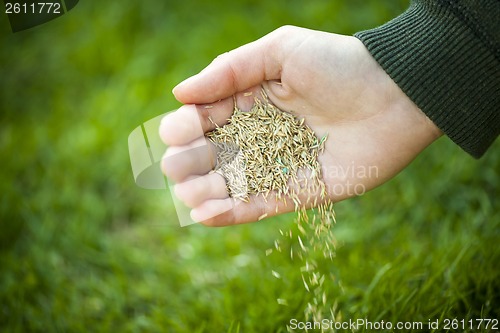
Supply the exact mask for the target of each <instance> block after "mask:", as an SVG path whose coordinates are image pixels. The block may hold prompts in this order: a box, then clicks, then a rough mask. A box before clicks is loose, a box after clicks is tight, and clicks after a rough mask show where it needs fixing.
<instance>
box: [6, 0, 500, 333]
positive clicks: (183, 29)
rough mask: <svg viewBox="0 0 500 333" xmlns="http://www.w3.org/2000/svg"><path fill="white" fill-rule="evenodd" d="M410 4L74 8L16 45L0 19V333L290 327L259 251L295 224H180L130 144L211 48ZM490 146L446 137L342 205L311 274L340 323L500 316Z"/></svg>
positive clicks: (285, 283)
mask: <svg viewBox="0 0 500 333" xmlns="http://www.w3.org/2000/svg"><path fill="white" fill-rule="evenodd" d="M407 5H408V1H394V0H384V1H382V0H368V1H360V0H356V1H340V0H328V1H323V0H312V1H308V2H307V3H306V2H303V1H285V0H276V1H249V0H248V1H240V2H236V1H228V0H226V1H218V2H213V3H209V2H204V1H199V0H198V1H190V2H187V1H175V2H174V1H154V2H153V1H147V2H145V1H130V0H128V1H124V0H121V1H99V2H90V1H80V3H79V5H78V6H76V7H75V8H74V9H73V10H72V11H70V12H69V13H68V14H66V15H64V16H62V17H61V18H58V19H56V20H54V21H51V22H49V23H47V24H44V25H41V26H38V27H35V28H32V29H29V30H26V31H23V32H19V33H15V34H13V33H11V31H10V28H9V25H8V20H7V17H6V15H5V14H2V15H0V16H1V18H0V34H1V37H0V43H1V44H0V45H1V48H0V60H1V61H0V63H1V65H0V82H1V83H0V84H1V87H0V112H1V115H0V154H1V155H0V157H1V159H0V160H1V166H0V189H1V204H0V332H285V331H286V324H287V323H288V322H289V321H290V319H291V318H299V319H300V318H302V316H303V309H304V307H305V304H306V303H307V302H308V301H310V297H311V296H310V294H308V293H307V292H306V291H305V289H304V287H303V284H302V280H301V277H300V270H299V268H300V266H301V265H302V263H301V262H300V261H297V260H290V258H289V256H288V255H287V254H286V253H285V254H279V253H273V254H272V255H270V256H266V255H265V251H266V249H268V248H271V247H273V242H274V240H275V239H276V238H277V237H278V235H279V232H278V229H279V228H281V229H283V230H286V229H288V228H293V227H294V225H293V215H287V216H282V217H280V218H274V219H269V220H266V221H265V222H262V223H256V224H252V225H244V226H236V227H231V228H222V229H210V228H206V227H203V226H199V225H194V226H190V227H186V228H180V227H179V225H178V223H177V220H176V215H175V212H174V210H173V205H172V201H171V198H170V195H169V194H168V192H165V191H152V190H149V191H148V190H143V189H140V188H138V187H136V185H135V184H134V181H133V177H132V172H131V169H130V163H129V157H128V148H127V136H128V134H129V133H130V131H132V130H133V129H134V128H135V127H136V126H138V125H140V124H141V123H143V122H144V121H146V120H148V119H150V118H152V117H154V116H156V115H159V114H161V113H164V112H167V111H169V110H172V109H175V108H177V107H178V106H179V103H178V102H176V101H175V100H174V98H173V96H172V95H171V93H170V90H171V89H172V87H173V86H174V85H175V84H176V83H178V82H180V81H181V80H182V79H184V78H186V77H188V76H190V75H192V74H195V73H196V72H197V71H199V70H201V69H202V68H203V67H204V66H205V65H206V64H208V63H209V62H210V61H211V59H213V58H214V57H215V56H217V55H218V54H220V53H223V52H225V51H228V50H230V49H232V48H235V47H237V46H239V45H241V44H244V43H247V42H250V41H252V40H254V39H256V38H259V37H261V36H263V35H264V34H266V33H268V32H270V31H272V30H274V29H276V28H278V27H279V26H281V25H284V24H293V25H299V26H304V27H308V28H312V29H321V30H326V31H331V32H337V33H343V34H353V33H354V32H356V31H359V30H362V29H368V28H370V27H374V26H377V25H380V24H382V23H383V22H385V21H387V20H389V19H390V18H392V17H394V16H396V15H398V14H399V13H401V12H402V11H403V10H404V9H405V8H406V7H407ZM499 148H500V142H498V140H497V142H496V143H495V145H494V146H493V147H492V148H491V149H490V151H489V152H488V153H487V155H486V156H484V157H483V158H482V159H481V160H478V161H476V160H473V159H472V158H471V157H469V156H468V155H467V154H465V153H464V152H462V151H461V150H460V149H459V148H458V147H456V146H455V145H454V144H452V143H451V142H450V141H449V140H448V139H447V138H442V139H440V140H439V141H438V142H436V143H435V144H434V145H433V146H431V147H430V148H429V149H427V151H425V152H424V153H423V154H421V156H419V157H418V158H417V160H416V161H415V162H414V163H413V164H412V165H410V167H408V168H407V169H406V170H405V171H404V172H402V173H401V174H400V175H398V176H397V177H396V178H395V179H393V180H392V181H390V182H389V183H387V184H386V185H385V186H382V187H381V188H379V189H376V190H374V191H372V192H371V193H368V194H366V195H364V196H363V197H360V198H356V199H352V200H349V201H346V202H342V203H339V204H337V205H336V212H337V221H338V223H337V225H336V226H335V229H334V230H335V234H336V237H337V240H338V245H337V254H336V257H335V258H334V260H333V261H325V260H321V259H320V258H318V261H319V263H320V265H321V267H320V270H321V271H322V272H323V273H324V274H326V275H328V276H329V279H328V280H327V286H326V288H325V291H326V292H327V295H328V300H329V303H330V304H335V316H336V317H337V318H338V319H342V320H348V319H353V320H356V319H358V318H367V319H368V320H371V321H377V320H385V321H393V322H396V321H424V322H427V320H428V319H433V320H435V319H438V318H439V319H445V318H449V319H453V318H458V319H459V320H460V319H466V320H468V319H471V318H473V319H474V318H499V317H500V316H499V315H500V313H499V311H500V270H499V262H500V248H499V246H498V243H499V241H500V231H499V226H500V204H499V202H498V194H500V193H499V188H498V187H499V184H500V175H499V171H500V155H499V154H498V149H499ZM271 270H274V271H276V272H279V274H280V275H281V278H280V279H277V278H276V277H274V276H273V275H272V274H271ZM277 298H282V299H286V300H287V303H288V305H287V306H285V305H280V304H278V302H277V301H276V300H277ZM325 317H331V315H330V314H329V313H325ZM478 331H485V330H478Z"/></svg>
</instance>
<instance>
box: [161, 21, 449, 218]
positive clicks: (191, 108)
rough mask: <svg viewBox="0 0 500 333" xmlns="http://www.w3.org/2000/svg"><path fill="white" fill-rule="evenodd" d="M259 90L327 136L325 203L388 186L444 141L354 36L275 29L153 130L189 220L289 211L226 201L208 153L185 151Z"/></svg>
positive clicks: (215, 67)
mask: <svg viewBox="0 0 500 333" xmlns="http://www.w3.org/2000/svg"><path fill="white" fill-rule="evenodd" d="M261 87H263V88H264V90H265V91H266V93H267V95H268V96H269V99H270V101H271V102H272V103H273V104H275V105H276V106H277V107H279V108H280V109H282V110H288V111H293V112H294V113H295V114H297V115H300V116H301V117H305V122H306V124H307V125H308V126H310V127H311V128H312V129H313V130H314V132H315V133H316V135H317V136H318V137H322V136H323V135H325V134H328V140H327V141H326V145H325V152H324V153H323V154H322V155H321V156H320V157H319V161H320V163H321V165H322V166H323V170H322V171H323V180H324V182H325V183H326V185H327V190H328V196H329V199H330V200H332V201H333V202H337V201H340V200H344V199H347V198H349V197H352V196H355V195H359V194H362V193H364V192H366V191H369V190H371V189H373V188H375V187H376V186H378V185H381V184H383V183H384V182H386V181H388V180H389V179H391V178H392V177H394V176H395V175H396V174H397V173H398V172H399V171H401V170H402V169H403V168H405V167H406V166H407V165H408V164H409V163H410V162H411V161H412V160H413V159H414V158H415V157H416V156H417V155H418V154H419V153H420V152H421V151H422V150H423V149H425V148H426V147H427V146H428V145H430V144H431V143H432V142H433V141H435V140H436V139H437V138H439V137H440V136H441V135H442V133H441V131H440V130H439V129H438V128H437V127H436V126H435V125H434V123H432V122H431V121H430V120H429V119H428V118H427V117H426V116H425V114H423V113H422V111H421V110H420V109H419V108H418V107H417V106H416V105H415V104H414V103H413V102H412V101H411V100H410V99H409V98H408V97H407V96H406V95H405V94H404V93H403V92H402V91H401V90H400V89H399V87H398V86H397V85H396V84H395V83H394V82H393V81H392V79H391V78H390V77H389V76H388V75H387V74H386V73H385V72H384V70H383V69H382V68H381V67H380V66H379V65H378V63H377V62H376V61H375V60H374V59H373V58H372V57H371V55H370V54H369V53H368V51H367V50H366V48H365V47H364V45H363V44H362V43H361V42H360V41H359V40H358V39H356V38H354V37H350V36H342V35H336V34H331V33H325V32H320V31H313V30H308V29H303V28H297V27H291V26H285V27H281V28H279V29H277V30H275V31H273V32H271V33H270V34H268V35H266V36H264V37H263V38H261V39H259V40H257V41H255V42H252V43H250V44H247V45H244V46H241V47H239V48H237V49H235V50H232V51H230V52H227V53H224V54H222V55H220V56H219V57H217V58H216V59H215V60H214V61H213V62H212V63H211V64H210V65H208V66H207V67H206V68H205V69H204V70H203V71H201V72H200V73H199V74H197V75H195V76H193V77H190V78H189V79H187V80H185V81H183V82H181V83H180V84H179V85H177V86H176V87H175V88H174V90H173V93H174V95H175V97H176V99H177V100H179V101H180V102H182V103H183V104H184V105H183V106H182V107H181V108H179V109H178V110H177V111H176V112H173V113H171V114H169V115H167V116H166V117H165V118H164V119H163V121H162V124H161V126H160V136H161V138H162V140H163V141H164V142H165V144H167V145H168V146H169V148H168V150H167V152H166V154H165V157H164V160H163V163H162V169H163V172H164V173H165V174H166V175H167V177H170V178H171V179H173V180H174V181H175V182H176V183H177V185H176V188H175V192H176V195H177V196H178V197H179V198H180V199H181V200H182V201H183V202H184V203H186V205H188V206H189V207H191V208H192V211H191V217H192V218H193V219H194V220H195V221H198V222H202V223H204V224H206V225H209V226H226V225H233V224H239V223H246V222H254V221H257V220H258V218H259V217H260V216H262V215H264V214H267V216H268V217H269V216H272V215H275V214H281V213H285V212H289V211H292V210H294V206H293V205H292V204H289V203H288V204H285V203H283V202H281V201H280V202H278V201H276V200H272V199H271V200H269V199H268V200H267V202H266V201H264V200H263V198H262V197H261V196H257V197H252V198H250V201H249V202H248V203H244V202H239V201H238V202H235V201H233V200H232V199H230V198H228V193H227V191H226V186H225V181H224V179H223V178H222V176H220V175H218V174H216V173H209V171H210V170H211V169H212V168H213V161H214V156H213V152H212V150H210V149H208V150H207V149H203V148H196V149H193V147H200V146H201V147H203V146H204V147H205V148H206V147H207V146H206V145H205V140H204V138H203V136H202V132H206V131H210V130H212V129H213V128H214V124H213V123H212V122H211V121H210V119H209V117H210V118H211V119H212V120H213V121H214V122H215V123H217V124H218V125H223V124H224V123H225V122H226V119H228V118H229V117H230V116H231V114H232V111H233V106H234V104H233V103H234V102H236V103H237V105H238V106H239V107H240V108H242V109H243V110H248V109H250V107H251V105H252V103H253V99H254V97H255V96H258V95H259V91H260V89H261ZM249 92H252V95H251V96H246V95H248V93H249ZM207 106H208V107H207ZM195 129H198V130H195ZM194 151H196V152H194ZM181 152H183V153H181ZM193 154H195V155H196V156H194V157H193V156H192V155H193ZM310 199H311V198H310ZM303 202H306V201H303ZM310 202H313V201H312V200H310ZM319 202H320V201H317V203H319ZM277 206H278V207H277ZM308 206H311V204H308Z"/></svg>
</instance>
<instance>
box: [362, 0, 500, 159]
mask: <svg viewBox="0 0 500 333" xmlns="http://www.w3.org/2000/svg"><path fill="white" fill-rule="evenodd" d="M355 36H356V37H357V38H358V39H360V40H361V41H362V42H363V44H364V45H365V46H366V48H367V49H368V51H369V52H370V53H371V54H372V56H373V57H374V58H375V60H376V61H377V62H378V63H379V64H380V65H381V66H382V68H383V69H384V70H385V71H386V72H387V73H388V74H389V76H390V77H391V78H392V79H393V80H394V82H395V83H396V84H397V85H398V86H399V87H400V88H401V89H402V90H403V91H404V93H405V94H406V95H407V96H408V97H409V98H410V99H411V100H412V101H413V102H414V103H415V104H416V105H417V106H418V107H419V108H420V109H421V110H422V111H423V112H424V113H425V114H426V115H427V117H429V118H430V119H431V120H432V121H433V122H434V123H435V124H436V125H437V126H438V127H439V128H440V129H441V130H442V131H443V132H444V133H445V134H446V135H447V136H448V137H449V138H450V139H452V140H453V141H454V142H455V143H456V144H457V145H459V146H460V147H462V149H464V150H465V151H466V152H468V153H469V154H471V155H472V156H474V157H476V158H479V157H481V156H482V155H483V154H484V152H485V151H486V150H487V149H488V147H489V146H490V145H491V144H492V143H493V141H494V140H495V139H496V137H497V136H498V135H499V133H500V0H434V1H431V0H415V1H413V2H412V3H411V5H410V7H409V8H408V9H407V11H406V12H404V13H403V14H402V15H400V16H398V17H397V18H395V19H393V20H392V21H390V22H388V23H386V24H384V25H382V26H380V27H378V28H375V29H372V30H368V31H362V32H358V33H356V34H355Z"/></svg>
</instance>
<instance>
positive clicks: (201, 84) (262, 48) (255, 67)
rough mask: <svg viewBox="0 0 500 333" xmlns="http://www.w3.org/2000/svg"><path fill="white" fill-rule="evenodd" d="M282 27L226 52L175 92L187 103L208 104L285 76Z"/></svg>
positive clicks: (183, 83) (284, 32) (179, 85)
mask: <svg viewBox="0 0 500 333" xmlns="http://www.w3.org/2000/svg"><path fill="white" fill-rule="evenodd" d="M291 29H293V28H290V27H282V28H279V29H277V30H275V31H273V32H271V33H270V34H268V35H266V36H264V37H262V38H260V39H258V40H256V41H254V42H252V43H249V44H246V45H243V46H241V47H239V48H237V49H234V50H232V51H229V52H227V53H224V54H222V55H220V56H218V57H217V58H215V59H214V61H212V63H211V64H210V65H208V66H207V67H206V68H205V69H204V70H202V71H201V72H200V73H198V74H196V75H194V76H192V77H190V78H188V79H186V80H185V81H183V82H181V83H180V84H178V85H177V86H176V87H175V88H174V89H173V93H174V95H175V98H176V99H177V100H179V101H180V102H181V103H184V104H204V103H213V102H215V101H218V100H221V99H224V98H227V97H230V96H232V95H234V94H235V93H237V92H241V91H244V90H245V89H248V88H250V87H254V86H256V85H259V84H261V83H262V82H263V81H266V80H276V79H280V77H281V67H282V66H281V65H282V62H283V55H284V54H285V52H283V49H284V47H285V45H286V44H285V41H284V39H285V38H284V37H285V36H284V35H286V34H288V33H289V30H291Z"/></svg>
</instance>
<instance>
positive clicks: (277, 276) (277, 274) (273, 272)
mask: <svg viewBox="0 0 500 333" xmlns="http://www.w3.org/2000/svg"><path fill="white" fill-rule="evenodd" d="M271 272H272V274H273V276H274V277H275V278H277V279H281V275H280V274H279V273H278V272H276V271H273V270H271Z"/></svg>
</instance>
